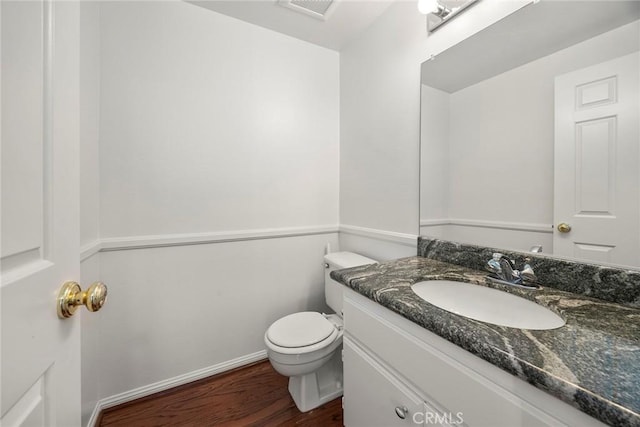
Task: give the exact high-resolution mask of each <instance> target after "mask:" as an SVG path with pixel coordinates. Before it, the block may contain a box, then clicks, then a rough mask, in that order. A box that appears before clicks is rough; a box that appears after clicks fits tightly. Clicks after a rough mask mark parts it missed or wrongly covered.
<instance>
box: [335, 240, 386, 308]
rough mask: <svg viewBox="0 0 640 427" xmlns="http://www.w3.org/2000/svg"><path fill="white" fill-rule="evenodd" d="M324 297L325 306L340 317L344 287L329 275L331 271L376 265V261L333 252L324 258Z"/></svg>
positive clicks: (351, 254) (346, 253) (354, 254)
mask: <svg viewBox="0 0 640 427" xmlns="http://www.w3.org/2000/svg"><path fill="white" fill-rule="evenodd" d="M324 262H325V270H324V297H325V300H326V301H327V305H328V306H329V307H331V309H332V310H333V311H335V312H336V313H337V314H339V315H340V316H341V317H342V293H343V291H344V285H343V284H342V283H338V282H336V281H335V280H333V279H332V278H331V276H330V275H329V274H330V273H331V272H332V271H333V270H340V269H342V268H351V267H358V266H360V265H366V264H377V261H374V260H372V259H371V258H367V257H365V256H362V255H359V254H356V253H353V252H333V253H330V254H327V255H325V256H324Z"/></svg>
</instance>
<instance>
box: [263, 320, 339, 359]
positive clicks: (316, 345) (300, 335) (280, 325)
mask: <svg viewBox="0 0 640 427" xmlns="http://www.w3.org/2000/svg"><path fill="white" fill-rule="evenodd" d="M339 332H340V331H339V330H338V326H337V325H336V324H335V323H334V322H331V321H330V320H328V319H327V318H326V317H325V316H324V315H322V314H320V313H317V312H312V311H305V312H301V313H294V314H290V315H288V316H285V317H283V318H281V319H279V320H277V321H276V322H274V323H273V325H271V327H269V329H268V330H267V332H266V333H265V338H266V339H265V343H266V344H267V346H268V347H269V348H270V349H271V350H273V351H276V352H279V353H282V354H303V353H310V352H313V351H316V350H318V349H321V348H323V347H326V346H327V345H329V344H331V343H332V342H334V341H335V339H336V337H337V336H338V335H339Z"/></svg>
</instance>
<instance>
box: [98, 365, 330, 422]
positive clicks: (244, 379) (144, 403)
mask: <svg viewBox="0 0 640 427" xmlns="http://www.w3.org/2000/svg"><path fill="white" fill-rule="evenodd" d="M287 382H288V378H287V377H283V376H282V375H280V374H278V373H277V372H276V371H274V370H273V368H272V367H271V364H270V363H269V361H268V360H267V361H264V362H259V363H256V364H254V365H250V366H247V367H243V368H240V369H236V370H233V371H230V372H226V373H223V374H220V375H215V376H213V377H210V378H205V379H203V380H200V381H196V382H193V383H191V384H186V385H183V386H180V387H176V388H173V389H171V390H167V391H164V392H161V393H157V394H154V395H151V396H148V397H144V398H142V399H138V400H134V401H132V402H128V403H125V404H123V405H120V406H116V407H114V408H109V409H106V410H105V411H103V413H102V414H101V415H100V418H99V420H98V423H97V425H98V426H101V427H107V426H109V427H114V426H121V427H125V426H126V427H145V426H185V427H186V426H192V427H201V426H296V425H301V426H321V427H331V426H340V427H341V426H342V403H341V399H335V400H333V401H331V402H329V403H327V404H325V405H323V406H321V407H319V408H317V409H314V410H312V411H309V412H306V413H304V414H303V413H301V412H300V411H298V409H297V408H296V406H295V403H293V400H292V399H291V396H289V392H288V390H287Z"/></svg>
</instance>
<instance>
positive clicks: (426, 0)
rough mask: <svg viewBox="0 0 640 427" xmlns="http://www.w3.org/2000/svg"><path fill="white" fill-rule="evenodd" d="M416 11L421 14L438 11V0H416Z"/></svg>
mask: <svg viewBox="0 0 640 427" xmlns="http://www.w3.org/2000/svg"><path fill="white" fill-rule="evenodd" d="M418 11H420V13H422V14H423V15H427V14H429V13H431V12H437V11H438V0H418Z"/></svg>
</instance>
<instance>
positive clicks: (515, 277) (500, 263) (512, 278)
mask: <svg viewBox="0 0 640 427" xmlns="http://www.w3.org/2000/svg"><path fill="white" fill-rule="evenodd" d="M487 270H489V271H490V272H491V273H493V278H496V279H499V280H501V281H503V282H506V283H508V284H512V285H524V286H533V284H534V283H535V282H536V275H535V274H534V272H533V268H531V265H529V258H526V259H525V264H524V267H523V268H522V270H521V271H520V270H517V269H516V266H515V263H514V262H513V261H512V260H510V259H509V258H507V257H505V256H504V255H502V254H501V253H498V252H496V253H494V254H493V258H491V259H490V260H489V261H488V262H487Z"/></svg>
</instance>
